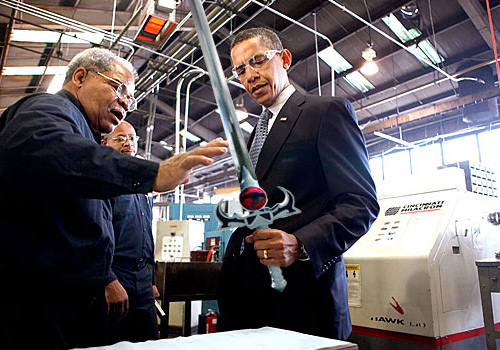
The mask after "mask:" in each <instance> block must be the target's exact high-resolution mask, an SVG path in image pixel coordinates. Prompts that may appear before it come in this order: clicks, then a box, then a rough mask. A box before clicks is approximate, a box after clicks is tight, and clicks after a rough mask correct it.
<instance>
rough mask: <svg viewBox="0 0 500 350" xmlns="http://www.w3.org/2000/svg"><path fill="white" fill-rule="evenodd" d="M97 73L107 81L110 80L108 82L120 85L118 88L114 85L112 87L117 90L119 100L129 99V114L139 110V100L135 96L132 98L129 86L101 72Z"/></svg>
mask: <svg viewBox="0 0 500 350" xmlns="http://www.w3.org/2000/svg"><path fill="white" fill-rule="evenodd" d="M96 73H97V74H99V75H100V76H101V77H103V78H106V79H108V80H110V81H112V82H113V83H115V84H117V85H118V86H117V87H115V86H113V85H112V87H113V89H115V93H116V96H118V98H127V99H128V109H127V112H133V111H135V110H136V109H137V100H136V99H135V98H134V96H132V94H129V93H128V89H127V85H125V84H124V83H122V82H120V81H118V80H115V79H113V78H110V77H108V76H107V75H105V74H102V73H101V72H96Z"/></svg>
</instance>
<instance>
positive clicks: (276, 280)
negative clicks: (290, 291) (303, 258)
mask: <svg viewBox="0 0 500 350" xmlns="http://www.w3.org/2000/svg"><path fill="white" fill-rule="evenodd" d="M267 268H268V269H269V275H271V287H272V288H273V289H276V290H277V291H278V292H282V291H283V290H284V289H285V287H286V284H287V282H286V279H285V277H283V271H281V268H280V267H279V266H276V265H271V266H268V267H267Z"/></svg>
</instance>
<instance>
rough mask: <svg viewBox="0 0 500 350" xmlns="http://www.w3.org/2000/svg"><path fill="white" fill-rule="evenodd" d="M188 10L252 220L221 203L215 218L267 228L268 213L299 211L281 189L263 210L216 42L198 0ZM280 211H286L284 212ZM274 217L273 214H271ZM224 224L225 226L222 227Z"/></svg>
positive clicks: (276, 275)
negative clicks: (277, 201)
mask: <svg viewBox="0 0 500 350" xmlns="http://www.w3.org/2000/svg"><path fill="white" fill-rule="evenodd" d="M189 7H190V9H191V14H192V16H193V20H194V24H195V28H196V33H197V34H198V39H199V41H200V45H201V50H202V52H203V57H204V59H205V63H206V65H207V70H208V73H209V76H210V82H211V83H212V88H213V90H214V95H215V100H216V101H217V105H218V106H219V109H220V114H221V117H222V125H223V126H224V132H225V133H226V137H227V140H228V142H229V150H230V152H231V157H232V158H233V161H234V167H235V169H236V174H237V175H238V181H239V182H240V189H241V192H240V203H241V205H242V206H243V208H245V209H247V210H249V211H251V212H252V214H251V215H249V216H252V220H251V223H250V224H249V222H248V220H241V216H238V217H233V218H231V217H228V216H226V215H224V214H223V211H222V210H221V203H222V201H221V202H220V203H219V204H218V205H217V209H216V215H217V219H218V220H219V222H220V223H221V224H220V227H238V226H247V227H248V228H251V229H252V228H263V229H264V228H268V224H270V223H272V222H273V221H272V220H269V219H268V217H269V213H270V212H271V213H272V212H273V211H274V212H277V211H279V212H280V215H278V216H277V217H285V216H290V215H293V214H298V213H300V210H298V209H297V208H295V206H294V198H293V195H292V194H291V193H290V192H289V191H287V190H284V189H281V190H282V191H283V192H284V193H285V200H284V201H283V202H282V203H281V204H279V205H277V206H274V207H273V208H272V209H269V208H265V207H264V206H265V205H266V203H267V195H266V192H265V191H264V190H263V189H262V188H261V187H260V186H259V183H258V181H257V176H256V175H255V170H254V168H253V165H252V162H251V161H250V157H249V155H248V151H247V148H246V144H245V139H244V137H243V134H242V132H241V129H240V125H239V121H238V118H237V117H236V111H235V109H234V105H233V101H232V99H231V94H230V92H229V88H228V86H227V82H226V78H225V77H224V72H223V70H222V65H221V64H220V61H219V59H218V54H217V50H216V48H215V43H214V41H213V38H212V34H211V32H210V28H209V26H208V21H207V17H206V15H205V11H204V9H203V5H202V4H201V1H200V0H189ZM283 208H286V209H285V210H283ZM271 216H273V215H271ZM224 225H227V226H224ZM268 268H269V273H270V275H271V287H272V288H274V289H276V290H278V291H280V292H282V291H283V290H284V289H285V287H286V284H287V282H286V280H285V278H284V277H283V273H282V271H281V268H280V267H279V266H268Z"/></svg>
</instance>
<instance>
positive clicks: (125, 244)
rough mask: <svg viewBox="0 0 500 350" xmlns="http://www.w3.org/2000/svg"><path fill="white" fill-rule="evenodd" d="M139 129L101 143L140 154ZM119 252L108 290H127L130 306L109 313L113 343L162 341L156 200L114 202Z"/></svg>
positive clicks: (125, 126)
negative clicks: (157, 305)
mask: <svg viewBox="0 0 500 350" xmlns="http://www.w3.org/2000/svg"><path fill="white" fill-rule="evenodd" d="M137 141H138V137H137V135H136V132H135V129H134V127H133V126H132V125H130V124H129V123H128V122H126V121H122V122H121V123H120V124H119V125H118V126H117V127H116V128H115V130H113V131H112V132H111V133H109V134H106V135H104V137H103V139H102V141H101V143H102V144H103V145H105V146H109V147H112V148H114V149H115V150H117V151H118V152H120V153H122V154H126V155H129V156H132V157H134V156H135V155H136V153H137ZM110 202H111V210H112V215H113V232H114V237H115V252H114V254H113V264H112V265H111V268H112V271H113V273H114V274H115V275H116V278H117V279H116V280H115V281H113V282H111V283H110V284H108V286H106V292H107V293H108V294H109V295H110V297H111V295H112V294H115V295H120V293H123V291H122V289H123V288H124V289H125V292H126V294H127V301H128V303H124V304H119V305H116V307H114V308H110V309H109V316H110V318H109V320H110V324H109V326H110V334H109V336H110V343H111V344H114V343H117V342H119V341H123V340H127V341H132V342H140V341H146V340H153V339H158V321H157V318H156V309H155V297H159V293H158V290H157V288H156V285H155V269H154V263H155V261H154V241H153V232H152V227H151V225H152V220H153V213H152V208H153V198H152V197H150V196H149V195H148V194H123V195H121V196H117V197H114V198H111V200H110Z"/></svg>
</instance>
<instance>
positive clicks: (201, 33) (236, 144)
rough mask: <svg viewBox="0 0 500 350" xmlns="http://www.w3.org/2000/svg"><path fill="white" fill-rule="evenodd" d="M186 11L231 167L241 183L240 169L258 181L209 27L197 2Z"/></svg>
mask: <svg viewBox="0 0 500 350" xmlns="http://www.w3.org/2000/svg"><path fill="white" fill-rule="evenodd" d="M189 7H190V9H191V14H192V15H193V20H194V24H195V28H196V33H197V35H198V40H199V41H200V45H201V50H202V52H203V58H204V59H205V64H206V65H207V71H208V73H209V75H210V82H211V84H212V88H213V91H214V95H215V100H216V101H217V105H218V106H219V110H220V114H221V117H222V125H223V126H224V131H225V133H226V138H227V141H228V142H229V150H230V151H231V157H232V158H233V161H234V167H235V169H236V173H237V174H238V180H239V181H240V183H241V182H242V180H243V176H242V166H244V167H245V168H246V169H247V170H248V172H249V175H250V176H251V177H252V178H253V180H255V181H257V177H256V176H255V170H254V169H253V166H252V162H251V161H250V157H249V155H248V151H247V147H246V143H245V139H244V137H243V134H242V132H241V128H240V124H239V121H238V118H237V117H236V111H235V109H234V105H233V100H232V99H231V94H230V92H229V87H228V86H227V81H226V78H225V77H224V71H223V70H222V66H221V64H220V61H219V56H218V54H217V50H216V48H215V43H214V40H213V38H212V33H211V31H210V27H209V26H208V21H207V17H206V15H205V11H204V9H203V5H202V4H201V1H200V0H189Z"/></svg>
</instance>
